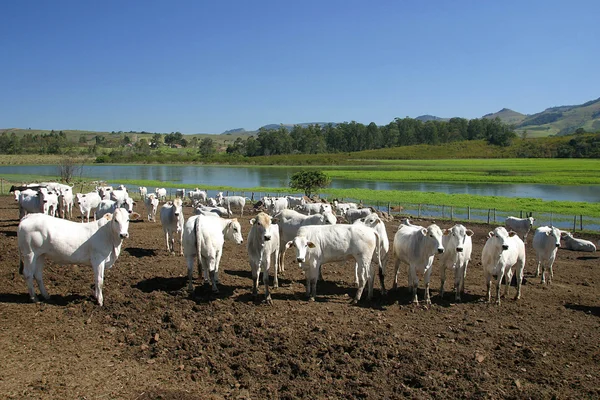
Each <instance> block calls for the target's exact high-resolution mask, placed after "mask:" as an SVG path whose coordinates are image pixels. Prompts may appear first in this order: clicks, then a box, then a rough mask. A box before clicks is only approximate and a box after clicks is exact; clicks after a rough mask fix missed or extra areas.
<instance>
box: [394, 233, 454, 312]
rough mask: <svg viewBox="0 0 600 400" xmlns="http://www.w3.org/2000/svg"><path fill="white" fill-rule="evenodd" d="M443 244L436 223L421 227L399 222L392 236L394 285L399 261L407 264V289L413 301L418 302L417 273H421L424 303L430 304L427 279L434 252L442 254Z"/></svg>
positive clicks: (429, 274)
mask: <svg viewBox="0 0 600 400" xmlns="http://www.w3.org/2000/svg"><path fill="white" fill-rule="evenodd" d="M443 252H444V245H443V243H442V230H441V229H440V228H439V227H438V226H437V225H436V224H432V225H429V226H428V227H427V228H423V227H422V226H418V225H404V224H401V225H400V227H399V228H398V231H397V232H396V236H394V255H395V256H396V265H395V267H394V286H393V289H397V288H398V269H399V268H400V263H401V262H403V263H406V264H408V289H409V290H410V292H411V293H412V297H413V302H414V303H415V304H419V299H418V297H417V288H418V287H419V278H418V275H417V274H421V275H423V280H424V281H425V303H426V304H427V305H430V304H431V298H430V296H429V280H430V278H431V271H432V265H433V258H434V256H435V254H442V253H443Z"/></svg>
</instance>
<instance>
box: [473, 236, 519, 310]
mask: <svg viewBox="0 0 600 400" xmlns="http://www.w3.org/2000/svg"><path fill="white" fill-rule="evenodd" d="M481 264H482V265H483V274H484V276H485V281H486V284H487V298H488V303H490V302H491V301H492V277H493V278H494V279H497V284H496V303H497V304H498V305H499V304H500V286H501V284H502V278H503V277H504V278H505V280H506V283H505V287H504V295H505V296H506V295H507V294H508V287H509V286H510V281H511V280H512V274H513V272H512V267H513V266H514V265H516V273H517V275H516V276H517V295H516V296H515V300H518V299H520V298H521V282H522V281H523V272H524V268H525V243H523V240H521V238H520V237H519V236H518V235H517V233H516V232H513V231H510V232H508V231H507V230H506V229H505V228H504V227H501V226H500V227H498V228H496V229H494V230H493V231H491V232H489V233H488V239H487V241H486V242H485V245H484V246H483V251H482V253H481Z"/></svg>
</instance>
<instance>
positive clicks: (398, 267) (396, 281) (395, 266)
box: [392, 259, 400, 290]
mask: <svg viewBox="0 0 600 400" xmlns="http://www.w3.org/2000/svg"><path fill="white" fill-rule="evenodd" d="M399 269H400V260H398V259H396V263H395V264H394V285H393V286H392V290H396V289H398V270H399Z"/></svg>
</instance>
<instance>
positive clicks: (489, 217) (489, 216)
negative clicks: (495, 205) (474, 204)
mask: <svg viewBox="0 0 600 400" xmlns="http://www.w3.org/2000/svg"><path fill="white" fill-rule="evenodd" d="M489 223H490V209H489V208H488V224H489Z"/></svg>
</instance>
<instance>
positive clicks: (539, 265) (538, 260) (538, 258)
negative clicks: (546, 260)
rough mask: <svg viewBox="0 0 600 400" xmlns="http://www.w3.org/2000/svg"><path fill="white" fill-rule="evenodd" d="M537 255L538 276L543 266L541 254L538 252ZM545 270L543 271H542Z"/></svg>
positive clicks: (536, 275)
mask: <svg viewBox="0 0 600 400" xmlns="http://www.w3.org/2000/svg"><path fill="white" fill-rule="evenodd" d="M536 256H537V269H536V271H535V277H536V278H537V277H538V276H540V267H542V265H541V264H542V261H541V259H540V255H539V254H536ZM542 272H543V271H542ZM542 279H544V277H542Z"/></svg>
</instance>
